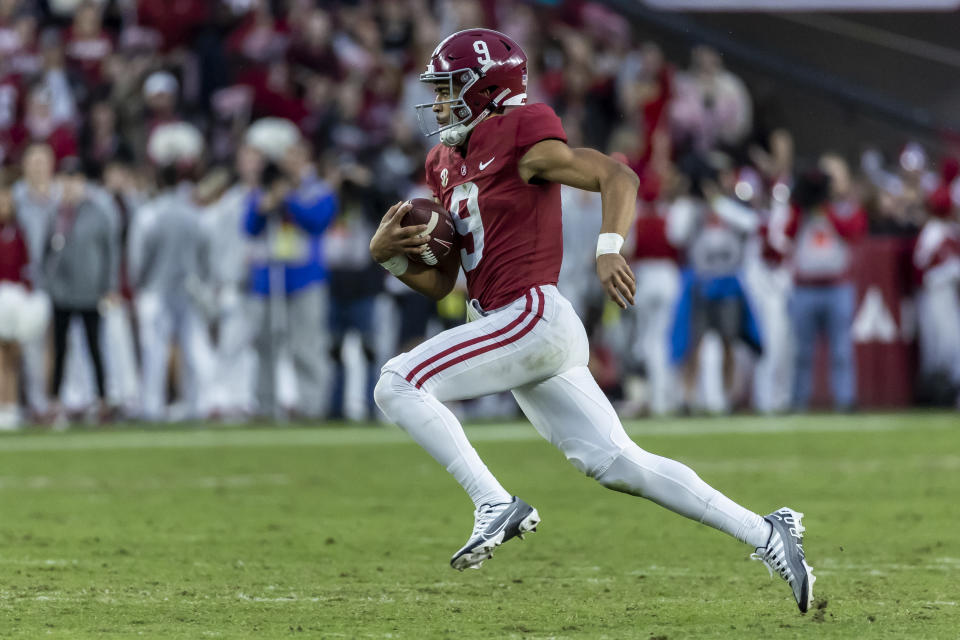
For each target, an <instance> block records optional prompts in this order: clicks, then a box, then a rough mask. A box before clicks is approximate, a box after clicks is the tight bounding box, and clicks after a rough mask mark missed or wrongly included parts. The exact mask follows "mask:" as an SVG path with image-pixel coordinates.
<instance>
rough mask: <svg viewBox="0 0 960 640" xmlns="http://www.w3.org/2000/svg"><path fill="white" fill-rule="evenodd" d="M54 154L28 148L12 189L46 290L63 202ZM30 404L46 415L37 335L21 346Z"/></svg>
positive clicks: (38, 283)
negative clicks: (49, 251)
mask: <svg viewBox="0 0 960 640" xmlns="http://www.w3.org/2000/svg"><path fill="white" fill-rule="evenodd" d="M54 162H55V159H54V156H53V150H52V149H51V148H50V146H49V145H47V144H46V143H42V142H41V143H36V144H33V145H30V146H29V147H27V150H26V151H25V152H24V154H23V162H22V167H23V178H21V179H20V180H19V181H18V182H17V183H16V184H15V185H14V186H13V198H14V202H15V204H16V213H17V222H18V223H19V225H20V227H21V229H22V230H23V232H24V234H25V236H26V241H27V249H28V250H29V255H30V267H29V269H30V272H29V277H30V280H31V281H32V282H33V284H34V286H35V287H37V288H38V289H41V290H45V283H44V282H43V278H42V275H43V274H42V271H43V267H42V263H43V258H44V252H45V251H46V248H47V241H48V239H49V230H50V225H51V223H52V222H53V219H54V216H55V214H56V209H57V203H58V202H59V200H60V185H59V184H57V183H55V182H54V179H53V178H54V173H53V172H54ZM21 350H22V352H23V372H24V378H25V380H24V382H25V385H24V386H25V390H26V396H27V402H28V404H29V405H30V411H31V412H32V413H33V414H34V415H35V416H42V415H44V414H45V413H46V412H47V335H46V333H45V332H43V333H40V334H38V335H37V336H35V337H34V338H33V339H31V340H28V341H26V342H25V343H23V344H22V345H21Z"/></svg>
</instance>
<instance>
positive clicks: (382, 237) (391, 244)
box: [370, 202, 430, 262]
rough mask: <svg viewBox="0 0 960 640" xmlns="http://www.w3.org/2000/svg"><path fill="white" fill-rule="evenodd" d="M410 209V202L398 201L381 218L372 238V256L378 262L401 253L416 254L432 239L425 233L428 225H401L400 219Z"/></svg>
mask: <svg viewBox="0 0 960 640" xmlns="http://www.w3.org/2000/svg"><path fill="white" fill-rule="evenodd" d="M409 210H410V203H409V202H398V203H397V204H395V205H393V206H392V207H390V208H389V209H388V210H387V213H386V215H384V216H383V219H382V220H380V226H379V227H378V228H377V230H376V232H375V233H374V234H373V237H372V238H371V239H370V256H371V257H372V258H373V259H374V260H375V261H376V262H386V261H387V260H389V259H390V258H392V257H393V256H396V255H400V254H401V253H406V254H408V255H413V256H416V255H419V254H421V253H422V252H423V248H424V247H425V246H426V243H427V241H428V240H429V239H430V236H427V235H423V234H424V233H425V232H426V230H427V225H425V224H419V225H415V226H411V227H401V226H400V221H401V220H403V216H404V215H405V214H406V213H407V211H409Z"/></svg>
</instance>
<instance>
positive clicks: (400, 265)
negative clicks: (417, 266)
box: [380, 253, 410, 276]
mask: <svg viewBox="0 0 960 640" xmlns="http://www.w3.org/2000/svg"><path fill="white" fill-rule="evenodd" d="M380 266H381V267H383V268H384V269H386V270H387V271H389V272H390V273H392V274H393V275H395V276H402V275H403V274H405V273H406V272H407V267H409V266H410V261H409V260H408V259H407V256H405V255H403V254H402V253H401V254H400V255H396V256H393V257H392V258H390V259H389V260H387V261H386V262H381V263H380Z"/></svg>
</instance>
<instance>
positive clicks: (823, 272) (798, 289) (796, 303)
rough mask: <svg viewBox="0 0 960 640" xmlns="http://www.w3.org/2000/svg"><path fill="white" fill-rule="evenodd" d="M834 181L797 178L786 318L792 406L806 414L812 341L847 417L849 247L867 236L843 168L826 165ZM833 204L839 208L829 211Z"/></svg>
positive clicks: (851, 377)
mask: <svg viewBox="0 0 960 640" xmlns="http://www.w3.org/2000/svg"><path fill="white" fill-rule="evenodd" d="M824 166H825V167H829V168H831V170H832V171H833V172H834V174H835V175H836V176H837V178H838V180H837V186H836V187H834V186H833V183H832V180H831V178H832V176H831V175H828V174H827V173H825V172H824V171H822V170H812V171H808V172H806V173H804V174H802V175H801V176H800V178H799V179H798V181H797V184H796V186H795V188H794V190H793V194H792V203H793V209H792V212H791V213H792V220H791V221H790V222H789V223H788V225H787V229H786V234H787V236H788V237H789V238H790V239H791V240H792V244H793V249H792V258H793V277H794V282H795V287H794V291H793V298H792V300H791V316H792V321H793V327H794V331H795V334H796V341H797V345H796V370H795V377H794V387H793V389H794V392H793V405H794V408H796V409H798V410H801V411H802V410H806V409H807V408H808V407H809V405H810V396H811V395H812V392H813V359H814V354H815V353H816V347H817V341H818V339H819V337H820V336H821V335H825V337H826V338H827V341H828V342H829V345H830V383H831V387H832V389H833V403H834V406H835V407H836V408H838V409H840V410H844V411H850V410H852V409H853V408H854V406H855V404H856V378H855V368H854V364H855V363H854V352H853V339H852V337H851V333H850V330H851V325H852V324H853V315H854V304H855V299H854V298H855V292H854V287H853V283H852V282H851V281H850V262H851V246H852V244H853V243H855V242H856V241H857V240H858V239H859V238H860V236H861V235H863V233H864V232H865V231H866V227H867V220H866V214H865V213H864V211H863V210H862V209H860V208H858V207H856V206H854V204H853V202H852V201H851V200H849V199H848V198H849V197H850V193H849V192H848V191H847V190H846V189H847V186H848V185H847V184H846V183H844V174H843V168H844V166H843V165H842V164H840V163H837V162H836V161H829V160H828V161H827V162H825V163H824ZM834 202H836V203H837V205H838V206H834Z"/></svg>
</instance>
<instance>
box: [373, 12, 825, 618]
mask: <svg viewBox="0 0 960 640" xmlns="http://www.w3.org/2000/svg"><path fill="white" fill-rule="evenodd" d="M420 80H421V81H422V82H425V83H429V84H430V85H432V86H433V87H434V89H435V94H436V99H435V100H434V102H433V103H430V104H424V105H418V106H417V109H418V115H419V116H420V120H421V127H422V128H424V129H425V131H424V132H425V133H426V134H427V135H430V136H433V135H437V136H439V144H437V145H436V146H435V147H433V149H432V150H431V151H430V153H429V155H428V156H427V160H426V176H427V182H428V184H429V186H430V188H431V189H432V191H433V196H434V199H435V200H436V201H437V202H439V203H440V204H442V205H443V206H444V207H445V208H446V209H447V210H449V211H450V212H451V214H452V216H453V222H454V226H455V228H456V231H457V234H458V235H459V248H460V251H459V258H460V259H459V261H455V260H451V261H447V262H441V263H440V264H439V265H437V266H427V265H425V264H423V263H422V262H420V261H417V260H415V259H413V258H416V257H417V256H418V255H419V254H420V252H421V251H423V250H424V249H423V247H424V242H425V241H426V240H427V239H428V237H427V236H425V235H421V234H424V232H425V229H426V227H425V226H423V225H414V226H406V227H404V226H401V220H402V219H403V217H404V215H405V214H406V212H407V211H409V210H410V207H411V205H410V204H409V203H397V204H396V205H394V206H393V207H391V208H390V209H389V210H388V211H387V212H386V215H384V217H383V220H382V221H381V223H380V227H379V228H378V229H377V231H376V233H375V234H374V236H373V238H372V239H371V241H370V253H371V255H372V256H373V259H374V260H376V261H377V262H379V263H380V264H382V265H383V266H384V267H385V268H386V269H387V270H388V271H390V272H391V273H392V274H393V275H394V276H396V277H397V278H399V279H400V280H401V281H402V282H404V283H405V284H406V285H407V286H409V287H410V288H412V289H414V290H415V291H418V292H420V293H422V294H424V295H427V296H430V297H431V298H435V299H440V298H443V297H444V296H446V295H447V294H448V293H449V292H450V291H451V290H452V289H453V287H454V285H455V283H456V280H457V275H458V273H459V269H460V268H462V269H463V272H464V275H465V277H466V281H467V288H468V293H469V298H470V302H469V304H468V308H467V319H468V322H467V323H466V324H464V325H461V326H458V327H455V328H453V329H449V330H447V331H444V332H443V333H440V334H439V335H437V336H435V337H433V338H431V339H429V340H427V341H426V342H424V343H422V344H420V345H419V346H417V347H416V348H414V349H413V350H411V351H409V352H407V353H402V354H400V355H398V356H396V357H395V358H393V359H392V360H390V361H389V362H387V363H386V365H384V367H383V370H382V372H381V376H380V379H379V381H378V383H377V386H376V391H375V398H376V402H377V405H378V406H379V407H380V409H381V410H382V411H383V412H384V414H385V415H386V416H387V417H388V418H389V419H390V420H391V421H393V422H394V423H396V424H397V425H399V426H400V427H401V428H402V429H404V430H405V431H407V433H409V434H410V435H411V437H413V439H414V440H416V442H417V443H418V444H419V445H420V446H421V447H423V448H424V449H425V450H426V451H427V452H428V453H429V454H430V455H431V456H433V458H434V459H436V460H437V462H439V463H440V464H441V465H443V467H444V468H445V469H446V470H447V471H448V472H449V473H450V474H451V475H453V477H454V478H455V479H456V480H457V482H459V483H460V485H461V486H462V487H463V489H464V490H465V491H466V492H467V493H468V494H469V496H470V498H471V499H472V500H473V503H474V506H475V512H474V527H473V531H472V533H471V534H470V537H469V539H468V540H467V542H466V544H464V545H463V547H461V548H460V549H459V550H457V551H456V552H455V553H454V554H453V557H452V558H451V560H450V564H451V566H452V567H453V568H455V569H460V570H463V569H476V568H479V567H480V565H481V564H482V563H483V562H484V561H485V560H487V559H489V558H490V557H491V555H492V554H493V551H494V549H495V548H496V547H497V546H499V545H501V544H503V543H504V542H506V541H508V540H510V539H512V538H514V537H518V536H523V534H525V533H528V532H531V531H535V530H536V527H537V525H538V523H539V522H540V515H539V514H538V513H537V510H536V509H535V508H534V507H533V506H531V505H529V504H527V503H526V502H524V501H523V500H521V499H520V498H518V497H516V496H514V495H512V494H511V493H510V492H509V491H507V490H506V489H504V488H503V486H501V484H500V483H499V482H498V481H497V479H496V478H495V477H494V475H493V474H492V473H491V472H490V470H489V469H487V467H486V465H485V464H484V463H483V461H482V460H481V459H480V457H479V456H478V455H477V452H476V451H475V450H474V448H473V446H471V444H470V442H469V441H468V440H467V437H466V435H465V434H464V431H463V428H462V426H461V425H460V423H459V422H458V421H457V419H456V418H455V417H454V415H453V413H451V411H450V410H449V409H448V408H447V407H446V406H444V404H443V403H444V402H448V401H453V400H462V399H466V398H475V397H478V396H483V395H486V394H491V393H497V392H501V391H507V390H509V391H511V392H512V393H513V395H514V397H515V398H516V400H517V403H518V404H519V405H520V408H521V409H522V410H523V413H524V414H525V415H526V416H527V418H528V419H529V420H530V422H531V423H532V424H533V426H534V427H535V428H536V430H537V431H538V432H539V433H540V434H541V435H542V436H543V437H544V438H545V439H546V440H548V441H549V442H550V443H551V444H553V445H554V446H556V447H557V448H558V449H560V450H561V451H562V452H563V453H564V454H565V455H566V457H567V459H568V460H569V461H570V462H571V463H572V464H573V465H574V466H575V467H576V468H577V469H579V470H580V471H581V472H583V473H585V474H586V475H588V476H590V477H591V478H594V479H596V480H597V481H598V482H599V483H600V484H601V485H603V486H605V487H608V488H610V489H614V490H617V491H622V492H625V493H629V494H632V495H635V496H640V497H643V498H647V499H648V500H652V501H653V502H655V503H657V504H659V505H661V506H663V507H666V508H667V509H670V510H671V511H674V512H676V513H678V514H680V515H683V516H686V517H687V518H690V519H692V520H696V521H697V522H702V523H704V524H706V525H708V526H711V527H713V528H715V529H719V530H720V531H723V532H725V533H727V534H729V535H731V536H733V537H735V538H736V539H738V540H740V541H742V542H744V543H746V544H749V545H750V546H752V547H754V548H755V549H756V553H755V554H754V557H755V558H757V559H760V560H762V561H763V562H764V563H765V564H766V565H767V567H768V568H769V569H770V571H771V573H772V572H774V571H776V572H777V574H778V575H780V576H781V577H782V578H783V579H784V580H786V582H787V583H788V584H789V586H790V588H791V589H792V591H793V595H794V598H795V599H796V602H797V605H798V607H799V608H800V610H801V611H804V612H805V611H807V609H808V608H809V607H810V602H811V600H812V598H813V582H814V576H813V573H812V569H811V567H810V566H808V565H807V563H806V560H805V557H804V550H803V531H804V527H803V525H802V523H801V518H802V516H803V514H802V513H798V512H796V511H794V510H792V509H789V508H786V507H784V508H781V509H778V510H777V511H774V512H773V513H771V514H770V515H768V516H765V517H762V516H760V515H757V514H756V513H754V512H752V511H749V510H747V509H745V508H743V507H741V506H740V505H738V504H736V503H735V502H733V501H732V500H730V499H729V498H727V497H726V496H724V495H723V494H721V493H720V492H719V491H717V490H716V489H713V488H712V487H710V486H709V485H707V484H706V483H705V482H704V481H703V480H701V479H700V477H699V476H698V475H697V474H696V473H694V472H693V471H692V470H691V469H690V468H689V467H687V466H685V465H683V464H681V463H679V462H676V461H674V460H670V459H667V458H663V457H661V456H658V455H655V454H652V453H649V452H647V451H645V450H643V449H641V448H640V447H639V446H638V445H637V444H636V443H634V442H633V441H632V440H631V439H630V438H629V437H628V436H627V434H626V433H625V432H624V430H623V426H622V425H621V423H620V419H619V418H618V416H617V414H616V412H615V411H614V409H613V407H612V406H611V404H610V402H609V400H607V398H606V396H605V395H604V394H603V392H602V391H601V390H600V387H599V386H598V385H597V383H596V381H595V380H594V379H593V377H592V375H591V374H590V372H589V370H588V369H587V358H588V344H587V336H586V332H585V331H584V328H583V325H582V323H581V322H580V319H579V318H578V317H577V315H576V313H575V312H574V310H573V307H572V306H571V305H570V303H569V302H568V301H567V300H566V299H565V298H564V297H563V296H561V295H560V293H559V292H558V291H557V288H556V284H557V276H558V274H559V271H560V262H561V257H562V253H563V247H562V241H561V212H560V185H562V184H565V185H569V186H571V187H575V188H579V189H585V190H588V191H599V192H600V194H601V197H602V226H601V229H600V236H599V238H598V241H597V261H596V269H597V275H598V277H599V279H600V282H601V284H602V286H603V288H604V290H605V291H606V293H607V295H608V296H609V297H610V299H612V300H613V301H615V302H616V303H617V304H619V305H620V306H621V307H624V308H625V307H626V306H627V305H628V304H633V296H634V291H635V288H636V287H635V281H634V276H633V274H632V272H631V271H630V268H629V267H628V266H627V263H626V261H625V260H624V258H623V257H622V256H621V255H620V249H621V247H622V245H623V242H624V238H625V236H626V235H627V233H628V230H629V229H630V227H631V225H632V222H633V218H634V214H635V203H636V197H637V186H638V179H637V176H636V175H635V174H634V173H633V171H631V170H630V169H629V168H628V167H627V166H626V165H624V164H621V163H619V162H617V161H616V160H614V159H612V158H610V157H609V156H606V155H604V154H602V153H600V152H598V151H595V150H593V149H584V148H571V147H569V146H567V144H566V135H565V134H564V130H563V127H562V126H561V123H560V119H559V118H558V117H557V115H556V114H555V113H554V112H553V110H552V109H551V108H550V107H549V106H547V105H545V104H527V95H526V85H527V59H526V56H525V55H524V53H523V51H522V50H521V48H520V46H519V45H517V43H516V42H514V41H513V40H511V39H510V38H509V37H507V36H505V35H504V34H502V33H498V32H496V31H491V30H488V29H469V30H466V31H460V32H458V33H455V34H453V35H451V36H449V37H448V38H446V39H445V40H443V41H442V42H441V43H440V44H439V45H438V46H437V48H436V49H435V50H434V52H433V54H432V55H431V57H430V60H429V62H428V64H427V68H426V71H425V72H424V73H423V74H421V76H420Z"/></svg>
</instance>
